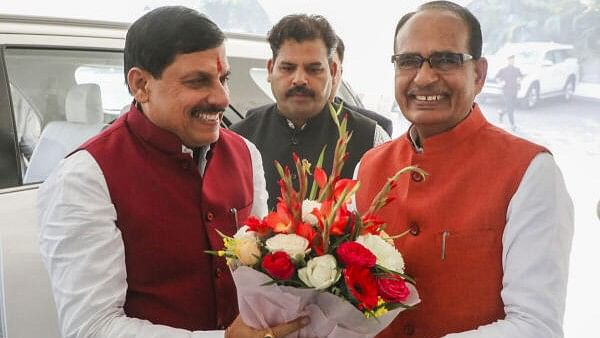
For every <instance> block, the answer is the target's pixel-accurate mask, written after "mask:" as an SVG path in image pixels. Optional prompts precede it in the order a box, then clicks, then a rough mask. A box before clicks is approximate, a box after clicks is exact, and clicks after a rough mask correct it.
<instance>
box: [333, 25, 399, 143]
mask: <svg viewBox="0 0 600 338" xmlns="http://www.w3.org/2000/svg"><path fill="white" fill-rule="evenodd" d="M337 38H338V41H337V47H336V48H335V52H334V53H333V62H334V63H336V64H337V71H336V73H335V76H334V77H333V86H332V89H331V95H330V96H329V100H330V101H331V102H334V103H336V104H342V103H343V104H344V107H346V108H347V109H348V110H352V111H355V112H357V113H359V114H361V115H364V116H366V117H368V118H370V119H371V120H373V121H375V122H377V124H378V125H380V126H381V128H383V129H384V130H385V132H386V133H387V134H388V135H389V136H390V137H391V136H392V132H393V129H394V126H393V125H392V120H390V119H388V118H387V117H385V116H383V115H381V114H378V113H376V112H374V111H370V110H368V109H365V108H362V107H358V106H355V105H351V104H349V103H348V102H346V101H344V100H343V99H342V98H341V97H339V96H337V94H338V89H339V87H340V85H341V84H342V74H343V72H344V67H343V65H342V63H343V62H344V52H345V50H346V47H345V45H344V41H343V40H342V38H340V37H339V35H338V37H337Z"/></svg>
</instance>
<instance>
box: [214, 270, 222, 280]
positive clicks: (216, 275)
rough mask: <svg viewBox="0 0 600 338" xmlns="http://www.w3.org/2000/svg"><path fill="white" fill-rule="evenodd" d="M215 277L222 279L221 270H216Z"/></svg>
mask: <svg viewBox="0 0 600 338" xmlns="http://www.w3.org/2000/svg"><path fill="white" fill-rule="evenodd" d="M215 277H217V278H221V268H216V269H215Z"/></svg>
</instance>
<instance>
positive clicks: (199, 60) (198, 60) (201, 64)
mask: <svg viewBox="0 0 600 338" xmlns="http://www.w3.org/2000/svg"><path fill="white" fill-rule="evenodd" d="M168 67H173V68H177V69H181V70H188V71H198V70H202V71H207V72H211V71H216V72H220V71H221V70H223V69H224V70H227V69H228V68H229V63H228V62H227V54H226V52H225V45H220V46H218V47H215V48H211V49H207V50H202V51H197V52H191V53H183V54H177V55H176V56H175V60H173V62H172V63H171V64H170V65H169V66H168Z"/></svg>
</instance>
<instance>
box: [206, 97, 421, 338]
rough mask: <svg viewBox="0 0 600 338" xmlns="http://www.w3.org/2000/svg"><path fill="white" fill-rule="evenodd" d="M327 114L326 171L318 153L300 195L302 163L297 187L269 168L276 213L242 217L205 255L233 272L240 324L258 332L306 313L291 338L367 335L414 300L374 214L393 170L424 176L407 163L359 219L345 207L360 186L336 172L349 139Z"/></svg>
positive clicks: (283, 172)
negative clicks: (330, 153) (333, 140)
mask: <svg viewBox="0 0 600 338" xmlns="http://www.w3.org/2000/svg"><path fill="white" fill-rule="evenodd" d="M340 109H341V107H340ZM330 111H331V115H332V118H333V119H334V121H335V122H336V125H337V126H338V132H339V139H338V142H337V144H336V148H335V152H334V158H333V166H332V172H331V173H330V174H329V175H327V173H325V171H324V170H323V169H322V162H323V156H324V155H323V154H324V151H322V152H321V156H320V158H319V160H318V162H317V164H316V167H315V169H314V172H313V173H312V175H313V177H314V181H313V184H312V187H311V188H310V191H309V189H308V188H309V187H308V176H309V175H311V168H310V167H311V164H310V163H308V162H307V161H306V160H301V159H299V158H298V156H297V155H296V154H293V156H294V163H295V170H296V172H297V177H298V187H297V189H296V188H295V187H294V186H293V184H292V178H291V177H292V175H291V170H290V168H287V167H286V168H283V167H282V166H281V165H280V164H279V163H276V166H277V170H278V171H279V174H280V176H281V179H280V180H279V186H280V190H281V195H280V196H279V198H278V203H277V206H276V210H274V211H273V212H271V213H269V214H268V215H267V216H266V217H265V218H263V219H258V218H256V217H250V218H249V219H248V220H247V221H246V225H245V226H243V227H242V228H240V229H239V231H238V232H237V233H236V234H235V235H234V236H233V237H228V236H225V235H222V236H223V240H224V245H225V247H224V249H223V250H220V251H217V252H213V253H215V254H217V255H219V256H224V257H225V258H226V259H227V262H228V264H229V266H230V267H231V268H232V270H233V277H234V280H235V283H236V287H237V292H238V303H239V309H240V314H241V316H242V319H243V321H244V322H245V323H246V324H248V325H250V326H254V327H256V328H267V327H270V326H273V325H276V324H280V323H283V322H287V321H290V320H293V319H295V318H297V317H298V316H301V315H308V316H310V318H311V323H310V325H309V326H307V327H305V328H303V329H302V330H300V331H298V332H297V333H296V334H295V336H299V337H371V336H374V335H375V334H377V333H378V332H380V331H381V330H383V329H384V328H385V327H386V326H387V325H389V324H390V323H391V321H392V320H393V319H394V318H395V317H396V315H398V313H399V312H400V311H402V310H404V309H407V308H410V307H412V306H414V305H415V304H417V303H418V302H419V301H420V300H419V297H418V294H417V290H416V288H415V287H414V283H415V282H414V280H413V279H412V278H411V277H410V276H408V275H406V274H405V273H404V260H403V259H402V255H401V254H400V252H398V250H396V248H395V247H394V242H393V239H394V237H393V236H390V235H388V234H386V233H385V231H384V228H385V224H384V223H383V222H382V221H381V220H379V218H378V217H377V212H378V210H380V209H381V208H383V207H384V206H385V205H387V204H388V203H389V202H390V201H391V198H388V194H389V192H390V191H391V190H392V189H394V188H395V186H396V180H397V179H398V177H399V176H400V175H401V174H402V173H404V172H408V171H416V172H418V173H419V174H421V175H423V176H424V175H425V173H424V172H423V171H422V170H421V169H419V168H416V167H406V168H404V169H402V170H400V171H399V172H398V173H396V174H395V175H394V176H393V177H391V178H389V179H388V181H387V183H386V184H385V185H384V186H383V187H382V189H381V191H380V192H379V194H378V195H377V196H376V198H375V199H374V200H373V202H372V204H371V206H370V208H369V210H368V211H367V212H366V213H365V214H364V215H359V214H358V213H357V212H355V211H352V210H350V208H349V205H350V203H351V200H352V197H353V195H354V193H355V192H356V191H357V190H358V189H359V187H360V183H359V182H358V181H356V180H351V179H341V178H340V173H341V170H342V167H343V165H344V162H345V161H346V159H347V157H348V155H347V153H346V147H347V145H348V141H349V140H350V138H351V134H350V133H348V132H347V131H346V119H343V120H342V122H341V123H340V122H339V121H338V118H337V116H338V112H336V111H335V110H334V109H333V107H332V106H330ZM400 235H402V234H400Z"/></svg>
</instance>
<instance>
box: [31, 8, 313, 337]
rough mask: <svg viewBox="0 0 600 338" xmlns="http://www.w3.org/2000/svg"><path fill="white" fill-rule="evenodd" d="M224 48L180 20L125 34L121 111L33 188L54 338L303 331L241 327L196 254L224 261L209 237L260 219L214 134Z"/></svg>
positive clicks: (252, 183)
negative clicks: (59, 337)
mask: <svg viewBox="0 0 600 338" xmlns="http://www.w3.org/2000/svg"><path fill="white" fill-rule="evenodd" d="M224 38H225V36H224V34H223V33H222V32H221V30H220V29H219V28H218V27H217V26H216V25H215V24H214V23H213V22H211V21H210V20H209V19H208V18H206V17H205V16H204V15H202V14H200V13H198V12H196V11H194V10H191V9H188V8H185V7H161V8H158V9H155V10H153V11H151V12H149V13H147V14H145V15H144V16H142V17H141V18H140V19H138V20H137V21H136V22H134V23H133V25H132V26H131V27H130V29H129V31H128V32H127V37H126V41H125V52H124V55H125V57H124V64H125V79H126V82H127V84H128V87H129V91H130V93H131V94H132V95H133V97H134V101H133V103H132V105H131V108H130V109H129V111H128V112H127V113H125V114H124V115H122V116H121V117H120V118H119V119H118V120H117V121H115V122H114V123H113V124H112V125H111V126H110V127H108V128H107V129H106V130H104V131H103V132H102V133H100V134H99V135H98V136H96V137H94V138H92V139H90V140H88V141H87V142H85V143H84V144H83V145H81V146H80V147H79V149H77V150H76V151H75V152H74V153H72V154H71V155H70V156H68V157H67V158H66V159H65V160H63V161H62V162H61V164H60V165H59V167H58V168H57V170H56V171H55V172H54V173H53V174H52V175H51V176H50V177H49V178H48V179H47V181H46V182H45V183H44V184H43V185H42V186H41V187H40V191H39V212H40V223H41V233H40V242H41V244H40V245H41V253H42V257H43V260H44V263H45V265H46V268H47V269H48V272H49V275H50V280H51V282H52V286H53V290H54V299H55V301H56V306H57V309H58V316H59V321H60V323H61V324H60V327H61V330H62V334H63V336H64V337H173V338H177V337H181V338H184V337H186V338H187V337H192V336H193V337H215V336H221V337H222V336H223V335H225V337H269V336H273V335H275V336H279V337H283V336H285V335H286V334H288V333H290V332H293V331H295V330H297V329H298V328H299V327H300V326H301V321H305V320H306V319H304V318H302V319H298V320H296V321H293V322H290V323H287V324H282V325H280V326H276V327H273V328H270V329H267V330H254V329H252V328H250V327H248V326H246V325H244V323H243V322H242V321H241V320H240V319H239V317H238V319H236V316H237V315H238V314H237V306H236V304H237V301H236V291H235V286H234V284H233V281H232V278H231V274H230V273H229V269H228V268H227V266H226V265H225V264H224V261H223V260H222V259H221V258H216V257H213V256H210V255H208V254H206V253H205V250H218V249H220V248H221V247H222V245H223V242H222V239H221V238H220V236H219V234H218V233H217V230H219V231H221V232H223V233H225V234H229V235H232V234H233V233H234V232H235V231H236V225H237V224H238V223H239V222H242V221H243V220H244V219H245V218H246V217H247V216H248V215H250V214H254V215H257V216H263V215H264V214H265V213H266V192H265V189H264V187H265V182H264V176H263V171H262V169H261V166H262V161H261V158H260V154H259V153H258V151H257V149H256V148H255V147H254V146H253V145H252V144H251V143H249V142H247V141H246V140H244V139H242V138H241V137H239V136H238V135H236V134H234V133H232V132H229V131H227V130H222V129H220V127H219V125H220V122H221V119H222V117H223V111H224V109H225V108H226V107H227V106H228V104H229V97H228V88H227V78H228V76H229V65H228V63H227V57H226V55H225V47H224V44H223V42H224ZM234 319H235V321H234ZM217 330H221V331H220V332H218V331H217ZM222 330H225V331H224V332H223V331H222Z"/></svg>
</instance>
